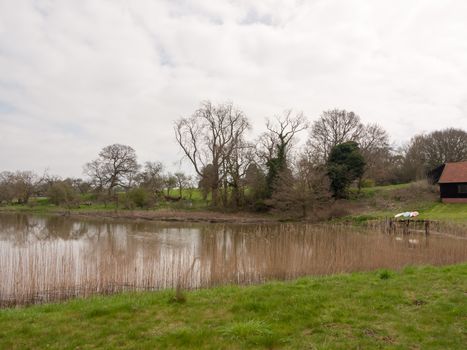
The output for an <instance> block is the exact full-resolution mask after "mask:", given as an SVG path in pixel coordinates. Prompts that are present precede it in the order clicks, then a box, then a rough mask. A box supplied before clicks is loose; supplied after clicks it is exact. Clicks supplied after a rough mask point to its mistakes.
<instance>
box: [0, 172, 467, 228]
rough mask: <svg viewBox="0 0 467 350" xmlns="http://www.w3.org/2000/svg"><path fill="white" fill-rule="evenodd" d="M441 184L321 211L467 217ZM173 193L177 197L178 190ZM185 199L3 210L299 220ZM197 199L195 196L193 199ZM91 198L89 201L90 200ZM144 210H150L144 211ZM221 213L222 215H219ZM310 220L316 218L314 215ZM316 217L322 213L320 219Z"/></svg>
mask: <svg viewBox="0 0 467 350" xmlns="http://www.w3.org/2000/svg"><path fill="white" fill-rule="evenodd" d="M436 191H437V187H436V186H434V187H433V186H428V185H427V184H426V182H423V181H420V182H415V183H408V184H398V185H387V186H374V187H368V188H362V189H361V190H360V191H359V190H358V189H356V188H352V189H351V191H350V199H348V200H345V201H337V202H332V201H331V202H330V203H328V204H327V205H326V206H324V208H323V212H322V213H321V215H319V217H320V220H326V218H331V219H338V220H342V219H343V220H344V221H356V222H362V221H367V220H371V219H382V218H386V217H393V216H394V215H395V214H397V213H399V212H404V211H415V210H416V211H418V212H420V216H419V219H428V220H440V221H454V222H464V223H466V222H467V204H444V203H441V202H440V201H439V194H438V193H437V192H436ZM170 195H171V196H173V197H177V196H178V195H179V193H178V190H173V191H171V192H170ZM182 195H183V197H184V198H185V199H184V200H182V201H177V202H160V203H158V204H157V205H156V206H155V207H152V208H148V209H136V210H133V209H124V200H123V199H122V200H121V201H120V205H119V207H118V208H117V206H116V205H115V203H114V202H111V203H108V204H107V205H104V204H102V203H95V202H87V201H86V200H85V198H83V200H82V201H81V204H80V205H79V207H74V208H71V209H70V208H64V207H60V206H56V205H53V204H51V203H50V201H49V200H48V199H47V198H33V199H31V203H29V204H28V205H18V204H16V205H9V206H0V211H15V212H29V213H51V214H54V213H55V214H56V213H75V214H78V215H87V214H91V215H92V216H103V217H121V218H125V219H134V218H138V217H139V216H143V219H150V218H152V219H154V220H168V221H211V220H217V219H219V220H218V221H220V222H237V221H238V220H240V221H242V219H243V218H245V219H246V220H247V221H248V222H252V221H255V220H256V221H258V222H263V221H264V220H267V221H270V220H281V219H290V218H292V217H293V218H294V219H297V218H296V216H293V215H292V216H290V215H288V214H290V213H282V214H281V213H277V212H276V213H269V214H266V213H252V212H249V211H248V210H244V211H237V212H234V213H226V212H222V210H219V211H216V210H212V208H211V207H210V206H209V202H208V201H206V200H204V199H203V197H202V195H201V192H200V191H199V190H192V191H191V192H187V191H186V190H185V191H184V192H182ZM188 198H191V199H188ZM208 199H209V198H208ZM86 203H87V204H86ZM141 213H144V215H143V214H141ZM216 218H217V219H216ZM308 219H311V220H313V219H314V218H313V217H310V218H308ZM315 219H316V218H315Z"/></svg>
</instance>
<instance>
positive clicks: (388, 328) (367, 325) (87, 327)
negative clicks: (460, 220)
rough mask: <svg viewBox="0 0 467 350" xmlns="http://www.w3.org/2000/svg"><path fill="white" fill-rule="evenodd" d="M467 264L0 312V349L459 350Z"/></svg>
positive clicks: (464, 336)
mask: <svg viewBox="0 0 467 350" xmlns="http://www.w3.org/2000/svg"><path fill="white" fill-rule="evenodd" d="M466 291H467V265H466V264H463V265H455V266H447V267H438V268H434V267H423V268H412V267H409V268H406V269H404V270H403V271H402V272H389V271H379V272H372V273H356V274H348V275H336V276H330V277H311V278H301V279H299V280H296V281H293V282H276V283H267V284H264V285H259V286H250V287H220V288H213V289H207V290H200V291H193V292H188V293H186V301H185V302H183V303H180V302H173V301H171V298H172V296H173V293H172V292H170V291H165V292H155V293H138V294H134V293H130V294H121V295H116V296H108V297H95V298H91V299H87V300H74V301H70V302H66V303H63V304H51V305H42V306H33V307H29V308H25V309H7V310H0V348H1V349H44V348H48V349H96V348H105V349H154V348H157V349H167V348H170V349H173V348H191V349H203V348H205V349H244V348H268V349H272V348H277V349H280V348H285V349H356V348H362V349H381V348H390V349H462V348H463V346H464V345H465V344H466V343H467V333H466V322H467V300H466Z"/></svg>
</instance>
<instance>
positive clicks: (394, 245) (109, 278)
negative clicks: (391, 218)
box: [0, 224, 467, 307]
mask: <svg viewBox="0 0 467 350" xmlns="http://www.w3.org/2000/svg"><path fill="white" fill-rule="evenodd" d="M67 227H68V226H67ZM70 227H74V226H70ZM70 227H68V229H69V228H70ZM75 229H77V230H78V232H81V233H82V234H81V236H77V237H74V238H73V239H69V238H57V237H50V235H45V236H46V237H48V238H47V239H37V238H35V239H28V237H23V240H21V242H18V241H15V240H11V239H6V240H0V281H1V283H0V306H3V307H5V306H15V305H24V304H30V303H38V302H48V301H57V300H64V299H68V298H72V297H86V296H89V295H93V294H109V293H115V292H120V291H131V290H157V289H164V288H174V287H176V286H181V287H183V288H200V287H210V286H215V285H220V284H227V283H235V284H251V283H259V282H262V281H266V280H271V279H292V278H296V277H299V276H303V275H325V274H333V273H340V272H353V271H364V270H373V269H378V268H394V269H398V268H401V267H403V266H406V265H413V264H432V265H442V264H452V263H458V262H465V261H467V241H465V240H463V239H455V238H459V237H460V238H463V237H465V232H464V231H459V232H461V233H459V232H457V231H455V229H454V228H452V227H451V226H449V227H446V230H447V231H449V235H456V237H455V238H452V237H449V236H442V235H430V236H428V237H425V236H424V235H421V234H417V230H415V231H414V232H412V233H411V234H410V235H387V234H382V233H381V232H377V231H378V229H377V227H376V226H375V225H373V226H372V227H366V228H365V227H353V226H347V225H304V224H282V225H254V226H245V225H243V226H232V225H205V226H200V227H198V228H178V229H167V230H166V231H164V232H165V233H164V235H163V236H161V237H159V236H158V235H157V233H154V232H151V226H146V225H138V226H133V228H132V229H130V228H128V227H127V226H125V225H121V224H110V225H109V224H106V225H105V226H104V227H100V226H99V227H97V226H96V227H94V226H92V225H90V226H88V227H87V229H86V230H83V229H82V228H81V229H80V228H79V227H78V228H76V227H75ZM444 229H445V228H443V227H441V226H440V227H438V228H437V230H439V231H443V230H444ZM41 230H42V231H41ZM38 232H42V234H43V233H44V228H43V227H42V228H41V229H39V231H38ZM83 232H84V233H83Z"/></svg>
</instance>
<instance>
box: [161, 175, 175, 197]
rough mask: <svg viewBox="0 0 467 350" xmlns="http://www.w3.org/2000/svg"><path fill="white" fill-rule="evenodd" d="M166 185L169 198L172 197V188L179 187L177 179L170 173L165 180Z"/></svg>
mask: <svg viewBox="0 0 467 350" xmlns="http://www.w3.org/2000/svg"><path fill="white" fill-rule="evenodd" d="M164 184H165V189H166V191H167V197H170V191H171V190H172V188H174V187H175V186H177V178H176V177H175V176H174V175H172V174H171V173H168V174H167V175H166V176H165V178H164Z"/></svg>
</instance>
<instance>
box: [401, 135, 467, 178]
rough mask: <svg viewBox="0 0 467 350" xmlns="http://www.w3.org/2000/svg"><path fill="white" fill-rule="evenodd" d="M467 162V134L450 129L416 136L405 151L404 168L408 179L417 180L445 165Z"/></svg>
mask: <svg viewBox="0 0 467 350" xmlns="http://www.w3.org/2000/svg"><path fill="white" fill-rule="evenodd" d="M465 160H467V132H466V131H464V130H462V129H454V128H448V129H444V130H438V131H433V132H431V133H429V134H420V135H416V136H414V137H413V138H412V140H411V141H410V143H409V145H408V146H407V148H406V150H405V161H404V168H405V172H406V173H407V176H408V178H410V179H411V180H415V179H417V178H421V177H425V175H426V173H427V171H430V170H432V169H434V168H436V167H437V166H439V165H441V164H443V163H447V162H460V161H465Z"/></svg>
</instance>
